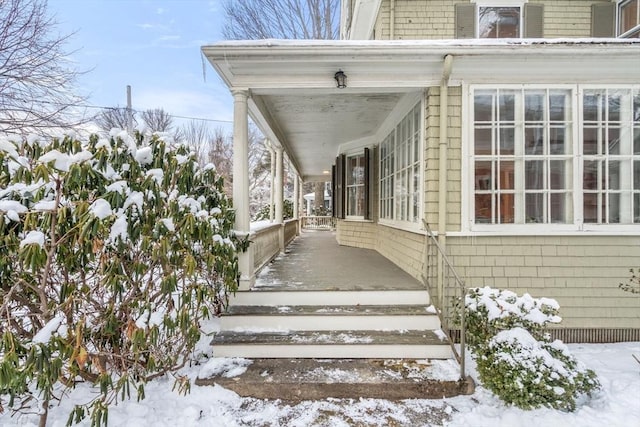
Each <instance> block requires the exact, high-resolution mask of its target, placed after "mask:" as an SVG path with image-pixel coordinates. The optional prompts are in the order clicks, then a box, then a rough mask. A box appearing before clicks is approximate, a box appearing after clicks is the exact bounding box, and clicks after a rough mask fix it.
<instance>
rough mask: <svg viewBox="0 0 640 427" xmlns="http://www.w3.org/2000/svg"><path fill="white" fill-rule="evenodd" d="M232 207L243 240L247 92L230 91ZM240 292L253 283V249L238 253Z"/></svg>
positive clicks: (246, 216)
mask: <svg viewBox="0 0 640 427" xmlns="http://www.w3.org/2000/svg"><path fill="white" fill-rule="evenodd" d="M232 93H233V207H234V209H235V211H236V221H235V226H234V228H235V229H236V231H237V232H238V234H240V235H241V236H242V235H245V236H247V238H248V237H249V233H250V224H251V217H250V213H249V137H248V135H249V114H248V113H249V110H248V106H247V100H248V97H249V92H248V91H247V90H233V91H232ZM238 266H239V268H240V289H243V290H244V289H249V288H250V287H251V286H252V285H253V283H254V281H255V272H254V268H253V247H249V248H248V249H247V251H246V252H242V253H240V254H238Z"/></svg>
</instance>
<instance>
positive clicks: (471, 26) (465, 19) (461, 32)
mask: <svg viewBox="0 0 640 427" xmlns="http://www.w3.org/2000/svg"><path fill="white" fill-rule="evenodd" d="M455 8H456V9H455V11H456V15H455V26H456V38H457V39H474V38H475V37H476V5H475V3H456V5H455Z"/></svg>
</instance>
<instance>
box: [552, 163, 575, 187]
mask: <svg viewBox="0 0 640 427" xmlns="http://www.w3.org/2000/svg"><path fill="white" fill-rule="evenodd" d="M549 163H550V170H549V175H550V179H549V181H550V188H551V189H552V190H566V189H569V188H571V186H572V183H571V175H570V174H569V172H570V170H571V167H570V165H571V163H570V161H569V160H551V162H549Z"/></svg>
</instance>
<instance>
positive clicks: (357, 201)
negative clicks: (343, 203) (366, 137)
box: [346, 154, 366, 218]
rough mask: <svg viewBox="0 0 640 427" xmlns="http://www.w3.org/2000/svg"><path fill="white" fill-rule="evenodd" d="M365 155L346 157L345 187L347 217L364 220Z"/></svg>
mask: <svg viewBox="0 0 640 427" xmlns="http://www.w3.org/2000/svg"><path fill="white" fill-rule="evenodd" d="M365 171H366V168H365V155H364V154H357V155H353V156H347V168H346V187H347V217H359V218H364V217H365V216H366V209H365V182H366V174H365Z"/></svg>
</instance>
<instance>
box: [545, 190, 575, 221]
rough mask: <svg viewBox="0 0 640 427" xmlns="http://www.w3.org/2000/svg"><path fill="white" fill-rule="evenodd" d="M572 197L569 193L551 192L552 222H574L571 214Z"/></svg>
mask: <svg viewBox="0 0 640 427" xmlns="http://www.w3.org/2000/svg"><path fill="white" fill-rule="evenodd" d="M570 210H571V197H570V194H569V193H556V194H551V215H550V216H551V222H552V223H563V224H564V223H567V222H572V221H573V219H572V218H571V215H570Z"/></svg>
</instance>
